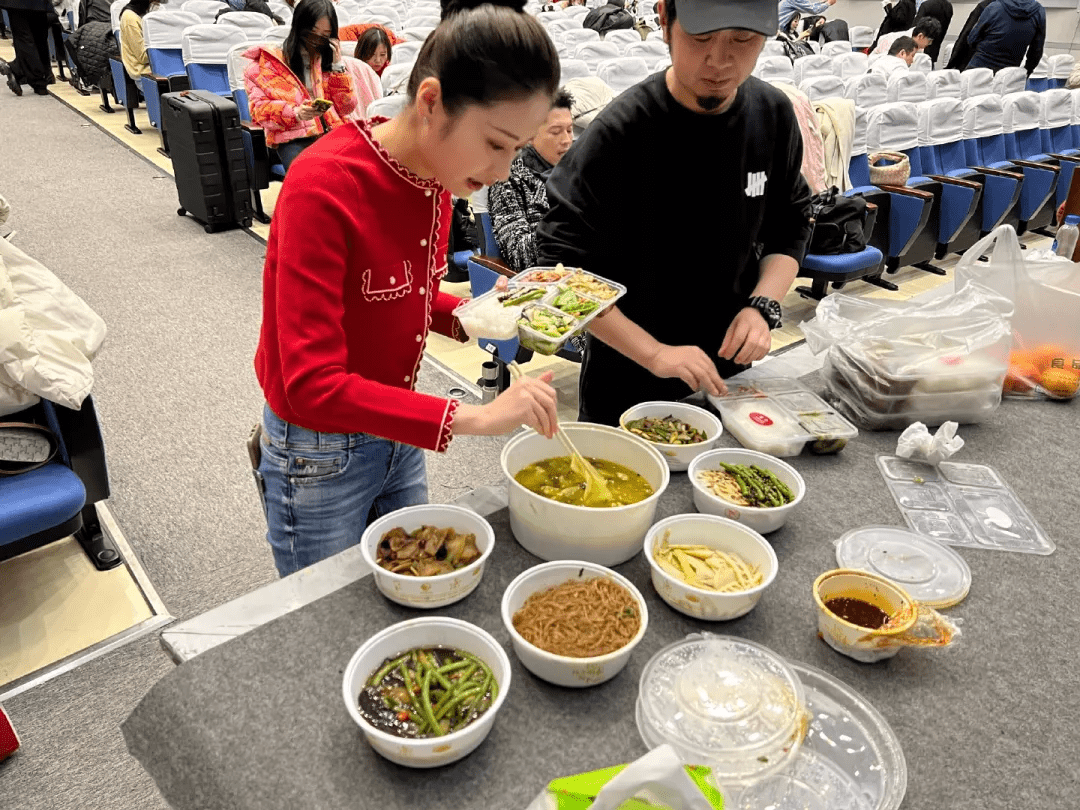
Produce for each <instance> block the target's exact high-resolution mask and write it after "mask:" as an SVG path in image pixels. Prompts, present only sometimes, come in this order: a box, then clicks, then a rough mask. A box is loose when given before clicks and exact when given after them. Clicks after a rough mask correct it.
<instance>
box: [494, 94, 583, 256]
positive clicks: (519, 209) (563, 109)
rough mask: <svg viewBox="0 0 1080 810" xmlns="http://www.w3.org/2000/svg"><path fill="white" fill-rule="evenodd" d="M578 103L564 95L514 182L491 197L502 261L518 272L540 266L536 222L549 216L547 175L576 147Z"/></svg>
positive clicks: (517, 163)
mask: <svg viewBox="0 0 1080 810" xmlns="http://www.w3.org/2000/svg"><path fill="white" fill-rule="evenodd" d="M573 103H574V99H573V97H572V96H571V95H570V93H568V92H567V91H566V90H560V91H559V93H558V95H557V96H556V97H555V103H554V105H553V106H552V108H551V112H550V113H548V117H547V120H546V121H544V124H543V126H541V127H540V129H539V131H537V133H536V136H535V137H534V138H533V139H532V142H531V143H530V144H529V145H528V146H526V147H525V148H524V149H522V150H521V152H520V154H518V156H517V157H516V158H514V162H513V163H512V164H511V166H510V178H509V179H508V180H506V181H505V182H500V183H495V184H494V185H493V186H492V187H491V190H490V191H489V192H488V210H489V211H490V212H491V226H492V229H493V230H494V231H495V241H496V242H498V243H499V252H500V253H501V254H502V257H503V261H505V262H506V263H507V265H509V266H510V268H511V269H512V270H514V271H515V272H517V273H520V272H522V271H524V270H526V269H528V268H530V267H534V266H535V265H536V223H538V222H539V221H540V220H541V219H543V218H544V214H546V213H547V211H548V199H547V190H546V188H545V186H546V185H547V178H548V175H549V174H551V170H552V169H553V168H554V167H555V164H556V163H558V162H559V160H560V159H561V158H562V156H563V155H565V154H566V152H567V150H568V149H570V145H571V144H572V143H573V142H574V119H573V116H572V115H571V112H570V108H571V107H572V106H573Z"/></svg>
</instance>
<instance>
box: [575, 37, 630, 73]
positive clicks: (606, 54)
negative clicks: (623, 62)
mask: <svg viewBox="0 0 1080 810" xmlns="http://www.w3.org/2000/svg"><path fill="white" fill-rule="evenodd" d="M621 55H622V54H620V53H619V48H618V46H617V45H613V44H612V43H610V42H583V43H582V44H580V45H578V46H577V50H576V51H574V58H575V59H581V60H583V61H585V62H586V63H587V64H588V65H589V67H591V68H594V69H595V68H596V66H597V65H598V64H599V63H600V62H603V61H604V60H605V59H617V58H618V57H619V56H621Z"/></svg>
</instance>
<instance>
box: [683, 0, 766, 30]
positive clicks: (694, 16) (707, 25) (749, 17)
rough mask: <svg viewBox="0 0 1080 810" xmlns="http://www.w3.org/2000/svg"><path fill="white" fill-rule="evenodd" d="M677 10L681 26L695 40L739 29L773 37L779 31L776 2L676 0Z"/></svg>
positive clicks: (755, 0) (752, 0)
mask: <svg viewBox="0 0 1080 810" xmlns="http://www.w3.org/2000/svg"><path fill="white" fill-rule="evenodd" d="M675 8H676V13H677V16H678V19H679V25H681V26H682V27H683V30H684V31H686V33H688V34H691V35H693V36H697V35H698V34H707V33H709V32H711V31H720V30H723V29H728V28H739V29H742V30H744V31H754V32H755V33H758V34H764V35H765V36H767V37H771V36H775V35H776V32H777V30H778V29H779V28H780V14H779V7H778V5H777V3H776V0H677V2H676V6H675Z"/></svg>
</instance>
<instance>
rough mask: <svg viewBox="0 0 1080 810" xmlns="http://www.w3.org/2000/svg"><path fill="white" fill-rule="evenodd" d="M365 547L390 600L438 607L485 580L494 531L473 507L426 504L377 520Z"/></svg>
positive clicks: (368, 532) (362, 544)
mask: <svg viewBox="0 0 1080 810" xmlns="http://www.w3.org/2000/svg"><path fill="white" fill-rule="evenodd" d="M360 547H361V551H362V553H363V555H364V559H365V560H366V561H367V563H368V565H370V566H371V571H372V576H373V577H374V579H375V585H376V586H377V587H378V589H379V590H380V591H381V592H382V594H383V595H384V596H385V597H386V598H387V599H389V600H391V601H393V602H397V603H398V604H400V605H407V606H408V607H414V608H437V607H443V606H445V605H449V604H452V603H454V602H457V601H458V600H460V599H464V598H465V597H466V596H468V595H469V594H470V593H472V591H473V590H474V589H475V588H476V586H477V585H479V584H480V578H481V577H482V576H483V574H484V564H485V563H486V562H487V558H488V557H489V556H491V551H492V549H493V548H494V547H495V532H494V531H493V530H492V528H491V524H489V523H488V522H487V521H486V520H484V519H483V518H482V517H480V516H479V515H478V514H476V513H475V512H473V511H472V510H470V509H465V508H463V507H460V506H450V505H448V504H424V505H422V506H409V507H406V508H405V509H399V510H398V511H396V512H391V513H390V514H389V515H385V516H383V517H381V518H379V519H378V520H376V521H374V522H373V523H372V524H371V525H370V526H368V527H367V529H366V530H365V531H364V535H363V537H362V538H361V540H360Z"/></svg>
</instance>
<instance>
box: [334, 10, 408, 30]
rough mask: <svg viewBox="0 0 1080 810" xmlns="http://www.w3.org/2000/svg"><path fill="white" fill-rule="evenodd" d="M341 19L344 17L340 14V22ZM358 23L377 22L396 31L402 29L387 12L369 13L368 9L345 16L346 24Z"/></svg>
mask: <svg viewBox="0 0 1080 810" xmlns="http://www.w3.org/2000/svg"><path fill="white" fill-rule="evenodd" d="M341 20H342V18H341V17H340V16H339V17H338V22H339V23H340V22H341ZM358 23H376V24H377V25H381V26H382V27H383V28H390V29H392V30H394V31H398V30H400V29H399V28H398V26H397V25H396V24H395V23H394V18H393V17H388V16H387V15H385V14H369V13H368V12H367V11H361V12H360V13H359V14H356V15H355V16H350V17H347V18H345V23H344V24H345V25H354V24H358Z"/></svg>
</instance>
